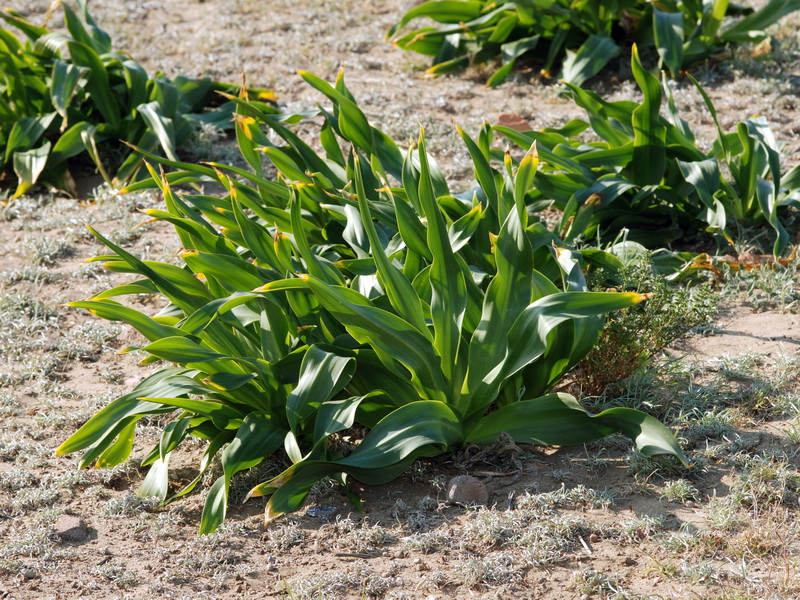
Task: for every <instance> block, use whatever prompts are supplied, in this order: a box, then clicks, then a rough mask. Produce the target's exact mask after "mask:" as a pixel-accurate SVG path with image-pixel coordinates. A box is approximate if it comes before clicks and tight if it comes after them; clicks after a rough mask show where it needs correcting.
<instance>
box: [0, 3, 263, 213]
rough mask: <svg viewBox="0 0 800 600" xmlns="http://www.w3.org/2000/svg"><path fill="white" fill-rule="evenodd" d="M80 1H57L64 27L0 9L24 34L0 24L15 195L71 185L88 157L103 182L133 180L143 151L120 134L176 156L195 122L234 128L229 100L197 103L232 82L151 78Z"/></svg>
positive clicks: (7, 162)
mask: <svg viewBox="0 0 800 600" xmlns="http://www.w3.org/2000/svg"><path fill="white" fill-rule="evenodd" d="M77 4H78V12H76V11H74V10H73V9H71V8H70V7H69V5H67V4H62V6H63V10H64V22H65V25H66V28H67V32H65V33H61V32H51V31H48V30H47V29H46V28H45V27H40V26H37V25H34V24H32V23H31V22H29V21H28V20H26V19H25V18H23V17H22V16H21V15H20V14H18V13H16V12H14V11H12V10H8V9H7V10H5V11H4V12H0V17H1V18H2V19H3V20H4V21H5V22H6V23H7V24H9V25H11V26H13V27H15V28H16V29H18V30H19V31H21V32H22V33H23V34H24V35H25V39H24V40H20V39H18V38H17V37H16V36H15V35H14V34H13V33H12V32H11V31H10V30H8V29H0V65H1V66H2V69H1V72H0V148H3V149H4V151H3V155H2V156H1V157H0V169H1V171H0V173H2V176H1V177H0V181H2V182H3V183H5V182H6V181H8V182H16V191H15V193H14V197H17V196H20V195H21V194H23V193H25V192H26V191H27V190H28V189H30V187H31V186H32V185H34V184H36V183H40V184H45V185H48V186H51V187H55V188H58V189H62V190H68V191H74V189H75V184H74V179H73V176H72V174H71V172H70V164H69V163H70V159H72V158H73V157H76V156H79V155H80V156H88V157H90V158H91V160H92V161H93V163H94V165H96V167H97V170H98V171H99V172H100V174H101V175H102V176H103V177H104V178H105V179H106V181H109V182H110V181H111V180H112V178H116V179H117V180H120V181H125V180H129V179H131V178H133V177H135V175H136V174H137V172H138V171H139V170H140V169H141V167H142V164H143V163H142V160H141V157H140V156H139V155H137V154H135V153H133V152H131V151H130V150H129V149H128V148H126V147H125V146H124V145H123V144H121V143H120V140H122V141H125V142H129V143H133V144H136V145H137V146H139V147H142V148H145V149H147V150H151V151H157V150H158V151H159V152H162V153H163V155H164V156H166V157H169V158H172V159H176V152H177V150H178V148H180V147H181V146H182V145H183V144H184V143H185V142H186V141H187V140H188V139H189V137H190V136H191V134H192V132H193V131H194V130H195V129H196V128H197V127H198V126H199V124H201V123H203V122H205V123H211V124H214V125H216V126H219V127H227V126H229V125H230V124H229V121H230V118H231V114H232V112H233V109H232V106H231V105H230V104H227V105H223V106H218V108H217V109H216V110H213V111H205V112H204V111H203V109H205V108H207V107H209V106H211V105H213V104H216V105H219V104H220V102H219V100H220V99H221V98H220V96H219V95H218V94H216V93H215V91H220V90H222V91H232V90H233V89H234V88H233V87H232V86H230V85H226V84H221V83H217V82H212V81H211V80H209V79H203V80H194V79H188V78H186V77H176V78H175V79H173V80H168V79H166V78H163V77H151V76H150V75H148V74H147V73H146V72H145V70H144V69H143V68H142V67H141V65H139V64H138V63H137V62H136V61H134V60H132V59H131V58H129V57H127V56H124V55H122V54H119V53H117V52H114V50H113V48H112V42H111V39H110V38H109V36H108V34H107V33H106V32H104V31H103V30H102V29H100V28H99V27H98V26H97V25H96V23H95V22H94V20H93V19H92V17H91V15H90V14H89V12H88V10H87V7H86V0H78V1H77ZM262 92H263V97H264V99H268V98H271V95H270V94H269V93H268V92H267V91H266V90H263V91H262ZM262 108H264V109H265V110H268V108H267V105H263V106H262Z"/></svg>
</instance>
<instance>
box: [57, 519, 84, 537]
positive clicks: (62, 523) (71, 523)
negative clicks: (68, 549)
mask: <svg viewBox="0 0 800 600" xmlns="http://www.w3.org/2000/svg"><path fill="white" fill-rule="evenodd" d="M55 532H56V535H57V536H58V537H59V538H61V540H62V541H64V542H83V541H86V540H87V539H88V538H89V531H88V530H87V529H86V525H85V524H84V522H83V521H81V520H80V519H79V518H78V517H73V516H72V515H61V516H60V517H59V518H58V521H56V524H55Z"/></svg>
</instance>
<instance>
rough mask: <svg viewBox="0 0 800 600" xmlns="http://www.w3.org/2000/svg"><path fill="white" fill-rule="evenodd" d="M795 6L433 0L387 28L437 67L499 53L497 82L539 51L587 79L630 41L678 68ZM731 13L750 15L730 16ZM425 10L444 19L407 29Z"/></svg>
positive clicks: (548, 65)
mask: <svg viewBox="0 0 800 600" xmlns="http://www.w3.org/2000/svg"><path fill="white" fill-rule="evenodd" d="M794 10H797V3H796V2H794V1H792V0H770V2H768V3H767V4H766V5H765V6H763V7H762V8H760V9H759V10H757V11H753V10H752V9H749V8H744V7H742V6H739V5H736V4H732V3H730V2H729V1H728V0H711V1H707V2H701V1H699V0H685V1H676V0H666V1H664V2H658V3H653V2H648V1H645V0H621V1H618V2H613V3H608V2H603V1H602V0H588V1H584V2H569V1H567V0H549V1H536V2H495V1H492V0H432V1H429V2H424V3H422V4H420V5H419V6H415V7H414V8H412V9H411V10H409V11H408V12H407V13H406V14H405V15H403V17H402V19H401V20H400V21H399V22H398V23H397V24H396V25H395V26H393V27H392V28H391V29H390V31H389V34H388V35H389V38H390V39H391V40H392V41H393V42H394V43H395V44H396V45H397V46H399V47H400V48H402V49H403V50H411V51H413V52H418V53H420V54H424V55H427V56H431V57H433V66H432V67H431V68H430V69H429V70H428V72H429V73H432V74H440V73H448V72H452V71H455V70H460V69H463V68H464V67H466V66H468V65H470V64H473V63H480V62H485V61H488V60H491V59H494V58H496V57H499V58H500V61H501V66H500V68H499V69H497V70H496V71H495V73H494V74H493V75H492V76H491V77H490V78H489V80H488V82H487V83H488V85H491V86H495V85H498V84H500V83H502V81H503V80H504V79H505V78H506V77H508V75H509V74H510V73H511V71H512V69H513V67H514V64H515V62H516V61H517V60H518V59H520V58H521V57H523V56H533V53H534V52H536V54H537V58H538V57H540V56H541V57H546V58H545V59H544V68H543V70H542V71H543V73H544V74H545V75H546V76H548V77H549V76H550V73H551V72H553V71H554V69H559V67H560V75H559V77H560V79H563V80H565V81H567V82H569V83H572V84H574V85H581V84H582V83H583V82H584V81H586V80H587V79H588V78H590V77H592V76H594V75H597V73H599V72H600V71H601V70H602V68H603V67H604V66H605V65H606V64H607V63H608V61H610V60H611V59H612V58H614V57H615V56H616V55H617V54H619V53H620V51H621V49H622V48H623V47H629V46H630V44H631V42H637V43H639V44H640V45H641V46H643V47H652V48H654V49H655V50H656V51H657V53H658V56H659V59H660V64H661V65H664V66H666V67H667V68H668V69H669V70H670V72H671V73H672V74H673V75H674V74H677V73H678V71H679V70H682V69H685V68H687V67H690V66H691V65H692V64H694V63H697V62H699V61H702V60H704V59H706V58H708V57H710V56H712V55H715V54H718V53H720V52H721V51H722V50H723V49H724V48H725V47H726V46H728V45H729V44H737V43H742V42H758V41H761V40H763V39H765V38H767V34H766V33H765V32H764V29H766V28H767V27H769V26H770V25H772V24H773V23H776V22H777V21H778V20H779V19H780V18H781V17H784V16H785V15H787V14H789V13H790V12H793V11H794ZM732 16H743V18H741V19H738V20H733V21H731V20H726V17H732ZM420 18H428V19H432V20H433V21H435V22H436V23H438V24H439V25H438V26H436V27H430V26H427V27H422V28H419V29H415V30H412V31H408V32H406V33H402V31H403V30H404V28H405V27H406V25H408V24H409V23H411V22H412V21H414V20H416V19H420Z"/></svg>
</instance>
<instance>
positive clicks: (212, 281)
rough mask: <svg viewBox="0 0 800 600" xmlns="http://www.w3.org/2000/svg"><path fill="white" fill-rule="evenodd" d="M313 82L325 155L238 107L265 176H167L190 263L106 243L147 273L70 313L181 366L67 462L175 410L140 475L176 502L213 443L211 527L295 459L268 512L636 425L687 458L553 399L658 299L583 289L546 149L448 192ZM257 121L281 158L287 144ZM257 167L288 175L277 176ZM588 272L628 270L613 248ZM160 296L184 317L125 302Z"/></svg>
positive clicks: (644, 421) (646, 447)
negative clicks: (552, 229) (476, 447)
mask: <svg viewBox="0 0 800 600" xmlns="http://www.w3.org/2000/svg"><path fill="white" fill-rule="evenodd" d="M301 75H302V76H303V78H304V79H305V80H306V81H307V82H308V83H310V84H311V85H312V86H313V87H315V88H317V89H318V90H320V91H321V92H323V93H324V94H325V95H326V96H328V98H329V99H330V100H331V101H332V102H333V110H332V111H329V110H326V109H320V111H321V112H322V114H323V116H324V118H325V124H324V126H323V127H322V130H321V133H320V136H321V140H320V141H321V145H322V146H323V148H324V149H325V156H324V157H323V156H320V155H318V154H317V153H316V152H314V151H313V150H312V149H311V147H310V146H309V145H308V144H306V143H305V142H304V141H302V140H301V139H300V138H299V137H297V136H296V135H295V134H294V133H293V132H291V130H290V129H289V128H287V127H286V126H285V125H283V124H282V123H280V122H279V121H278V120H277V119H275V118H274V117H273V116H271V115H269V114H266V113H263V112H262V111H261V110H260V107H259V106H257V105H255V104H252V103H250V102H249V101H247V100H246V98H244V97H239V98H234V97H231V99H233V100H234V101H235V102H236V104H237V107H238V113H239V114H238V115H237V117H236V126H237V135H238V138H239V144H240V149H241V151H242V155H243V156H244V157H245V159H246V160H247V161H248V163H249V164H250V165H251V167H252V172H251V171H246V170H242V169H237V168H234V167H229V166H224V165H218V164H209V165H191V164H187V163H178V162H175V161H169V160H162V162H163V163H165V164H166V165H168V166H171V167H172V168H173V169H175V170H174V171H172V172H171V173H168V174H165V175H163V176H162V177H157V176H155V175H156V174H155V172H154V171H153V174H154V181H155V182H157V183H158V185H159V186H160V187H161V190H162V191H163V193H164V197H165V201H166V210H164V211H160V210H148V211H147V213H148V215H149V216H150V217H152V218H154V219H157V220H163V221H167V222H169V223H172V224H173V225H174V226H175V228H176V231H177V233H178V236H179V237H180V240H181V244H182V245H183V248H184V251H183V252H182V254H181V256H182V258H183V261H184V263H185V264H184V266H183V267H177V266H172V265H169V264H165V263H157V262H148V261H141V260H139V259H138V258H136V257H134V256H133V255H131V254H130V253H128V252H126V251H125V250H124V249H122V248H120V247H119V246H117V245H115V244H113V243H112V242H110V241H109V240H107V239H105V238H104V237H102V236H101V235H100V234H98V233H96V235H97V237H98V238H99V239H100V240H101V241H103V243H105V244H106V245H107V246H108V247H109V248H110V249H111V250H112V251H113V254H110V255H106V256H101V257H98V258H97V259H96V260H102V261H105V262H106V266H107V267H109V268H110V269H112V270H116V271H123V272H132V273H136V274H138V275H139V276H140V277H142V278H141V279H139V280H137V281H134V282H131V283H128V284H124V285H122V286H119V287H117V288H114V289H112V290H109V291H106V292H103V293H100V294H98V295H97V296H95V297H93V298H92V299H90V300H86V301H80V302H74V303H73V304H72V306H74V307H78V308H85V309H89V310H91V311H93V312H94V313H95V314H97V315H98V316H100V317H103V318H107V319H113V320H122V321H125V322H127V323H129V324H131V325H132V326H133V327H135V328H136V329H137V330H138V331H139V332H140V333H141V334H142V335H143V336H144V337H145V338H147V340H148V341H149V343H148V344H146V345H143V346H142V347H141V348H140V349H141V350H143V351H144V352H146V353H147V354H148V358H146V359H145V361H147V362H150V361H152V360H166V361H169V362H171V363H177V364H178V365H180V366H179V367H165V368H163V369H161V370H160V371H158V372H157V373H156V374H154V375H152V376H150V377H149V378H147V379H146V380H144V381H143V382H142V383H141V384H139V386H137V388H136V389H134V390H133V391H132V392H131V393H129V394H127V395H126V396H123V397H122V398H120V399H118V400H116V401H114V402H113V403H111V404H110V405H109V406H107V407H106V408H104V409H102V410H101V411H100V412H99V413H98V414H97V415H95V416H94V417H93V418H92V419H91V420H90V421H88V422H87V423H86V424H85V425H84V426H83V427H82V428H81V429H80V430H79V431H78V432H76V433H75V434H74V435H73V436H71V437H70V438H69V439H68V440H67V441H66V442H65V443H64V444H63V445H62V446H61V447H60V448H59V449H58V452H59V453H69V452H75V451H79V450H83V451H84V455H83V457H82V458H81V463H80V464H81V465H82V466H87V465H89V464H91V463H92V462H94V461H96V462H97V464H98V465H100V466H105V465H109V466H110V465H113V464H116V463H118V462H119V461H120V460H124V459H125V458H127V456H128V455H129V454H130V452H131V449H132V444H133V435H134V431H135V427H136V422H137V421H138V420H140V419H141V418H143V417H144V416H145V415H150V414H159V413H168V412H172V411H175V410H176V409H177V410H178V411H179V412H178V414H176V416H175V418H174V419H173V420H172V421H171V422H170V423H169V424H168V425H167V426H166V427H165V428H164V432H163V434H162V438H161V441H160V443H159V444H157V445H156V447H155V448H153V450H152V451H151V452H150V454H149V455H148V456H147V458H146V459H145V461H144V463H143V464H145V465H147V464H150V465H152V466H151V470H150V472H149V474H148V476H147V478H146V479H145V481H144V483H143V485H142V488H141V489H140V492H139V493H140V494H142V495H147V496H150V495H152V496H156V497H158V498H159V499H161V500H166V499H167V496H168V479H167V477H168V461H169V455H170V453H171V452H172V451H173V450H174V448H175V447H176V446H177V445H178V444H179V443H180V442H181V440H183V439H184V438H185V437H186V436H187V435H192V436H197V437H201V438H203V439H207V440H209V446H208V448H207V450H206V452H205V454H204V457H203V460H202V463H201V468H200V473H199V474H198V477H197V479H195V481H193V482H192V483H191V484H190V485H189V486H187V487H186V488H184V489H183V490H181V491H179V492H177V494H175V495H173V496H172V497H177V496H180V495H182V494H184V493H186V492H188V491H190V490H191V489H192V488H193V487H194V486H195V485H196V484H197V482H198V481H199V480H200V478H201V477H202V474H203V472H204V471H205V470H206V469H207V468H208V466H209V464H210V461H211V459H213V458H214V457H215V456H217V455H219V457H220V460H221V462H222V471H223V475H222V476H221V477H220V478H219V479H218V480H217V481H216V482H215V483H214V485H213V486H212V487H211V489H210V491H209V494H208V498H207V500H206V504H205V508H204V511H203V516H202V522H201V532H204V533H205V532H210V531H213V530H214V529H215V528H216V527H217V526H218V525H219V523H221V522H222V520H223V518H224V516H225V512H226V505H227V497H228V489H229V486H230V481H231V478H232V477H233V476H234V475H235V474H236V473H237V472H238V471H241V470H242V469H246V468H249V467H252V466H254V465H256V464H258V463H259V462H261V461H263V460H265V459H267V458H269V457H270V456H271V455H272V454H274V453H275V452H276V451H277V450H278V449H279V448H280V447H282V448H283V450H284V452H285V454H286V456H288V458H289V459H290V460H291V462H292V463H293V464H292V466H291V467H289V468H288V469H287V470H286V471H284V472H283V473H282V474H280V475H279V476H278V477H277V478H274V479H271V480H269V481H266V482H264V483H263V484H260V485H258V486H256V487H255V488H254V489H253V490H252V491H251V495H252V496H260V495H267V494H270V495H271V498H270V500H269V503H268V505H267V517H268V518H273V517H275V516H277V515H280V514H282V513H285V512H288V511H292V510H296V509H297V508H299V507H300V506H301V505H302V503H303V501H304V499H305V497H306V495H307V494H308V492H309V490H310V488H311V486H312V485H313V483H314V482H315V481H317V480H319V479H320V478H321V477H324V476H331V477H335V478H337V479H338V480H339V481H340V482H341V483H342V484H343V485H345V486H347V483H348V481H349V479H350V478H354V479H356V480H358V481H361V482H363V483H367V484H379V483H382V482H386V481H389V480H391V479H393V478H394V477H397V476H398V475H399V474H400V473H401V472H402V471H403V470H405V469H406V468H407V467H408V466H409V465H410V464H411V463H412V462H413V461H414V460H415V459H417V458H419V457H425V456H435V455H439V454H442V453H446V452H452V451H454V450H457V449H458V448H460V447H461V446H463V445H464V444H467V443H488V442H493V441H494V440H495V439H496V438H497V436H498V435H499V434H500V433H503V432H507V433H509V434H510V435H511V436H512V437H513V438H514V439H516V440H517V441H521V442H530V443H540V444H561V445H568V444H577V443H581V442H584V441H590V440H594V439H598V438H600V437H603V436H606V435H608V434H610V433H613V432H615V431H622V432H624V433H626V434H627V435H628V436H630V437H631V438H632V439H633V440H634V441H635V442H636V445H637V447H638V448H639V449H640V450H641V451H642V452H644V453H647V454H657V453H668V454H673V455H676V456H678V457H680V458H681V459H683V455H682V454H681V450H680V448H679V446H678V445H677V444H676V442H675V440H674V438H673V437H672V435H671V433H670V432H669V431H668V430H667V429H666V428H665V427H664V426H663V425H661V424H660V423H659V422H658V421H657V420H655V419H654V418H652V417H649V416H648V415H646V414H644V413H642V412H639V411H635V410H631V409H627V408H614V409H611V410H608V411H604V412H602V413H600V414H598V415H590V414H588V413H587V412H586V411H585V410H584V409H583V408H582V407H581V406H580V404H579V403H578V401H577V400H576V399H575V398H573V397H572V396H569V395H566V394H558V393H550V390H551V388H552V387H553V386H554V385H555V384H556V383H557V382H558V380H559V379H560V378H561V377H562V376H563V374H564V373H565V372H567V371H568V370H569V369H570V368H572V367H573V366H574V365H575V364H577V363H578V361H580V360H581V359H582V358H583V357H584V356H585V354H586V353H587V352H588V351H589V350H590V349H591V348H592V346H593V345H594V343H595V342H596V340H597V338H598V336H599V334H600V332H601V330H602V325H603V315H604V314H605V313H608V312H610V311H614V310H618V309H622V308H625V307H629V306H632V305H634V304H637V303H640V302H642V301H643V300H645V299H646V295H642V294H638V293H603V292H590V291H588V287H587V285H586V281H585V278H584V275H583V271H582V266H581V261H582V260H583V258H582V256H581V255H580V254H579V253H574V252H572V251H570V250H569V249H567V248H566V247H564V245H563V244H561V243H560V242H559V241H558V240H557V239H556V238H554V237H553V236H552V235H551V234H550V233H549V232H548V231H547V230H546V229H545V228H544V227H543V226H542V225H541V224H539V223H530V224H529V223H528V212H527V209H526V198H527V196H528V190H529V189H530V186H531V184H532V182H533V180H534V178H535V174H536V169H537V160H538V159H537V155H536V151H535V148H534V149H531V150H530V151H529V152H528V153H527V154H526V156H525V158H524V159H523V160H522V161H521V162H520V164H519V166H518V168H516V169H514V167H513V165H512V161H511V159H510V157H508V158H507V159H506V160H505V161H504V166H503V169H502V171H500V172H498V171H496V170H494V169H493V168H491V167H490V166H489V163H488V158H487V157H486V156H485V155H484V154H482V153H481V154H480V155H479V156H478V155H476V170H477V171H479V172H480V173H481V174H480V181H481V182H482V184H483V185H484V186H485V189H484V188H477V189H476V190H472V191H471V192H470V193H468V194H464V195H457V196H453V195H450V192H449V190H448V188H447V184H446V182H445V180H444V178H443V177H442V176H441V172H440V171H439V169H438V167H436V166H435V163H434V162H433V161H432V159H431V158H430V157H429V156H428V154H427V150H426V145H425V138H424V135H421V136H420V140H419V145H418V147H412V148H411V149H409V151H407V152H406V153H402V152H400V151H399V150H398V148H397V146H396V145H395V143H394V142H393V141H392V140H391V139H390V138H388V137H387V136H386V135H385V134H383V133H382V132H381V131H379V130H377V129H375V128H373V127H372V126H371V125H370V124H369V122H368V121H367V119H366V118H365V116H364V114H363V113H362V112H361V110H360V109H359V107H358V105H357V104H356V102H355V100H354V99H353V97H352V95H351V94H350V92H349V90H348V89H347V87H346V86H345V83H344V79H343V77H341V76H340V77H339V78H338V79H337V81H336V83H335V85H330V84H329V83H327V82H325V81H324V80H322V79H319V78H317V77H315V76H313V75H311V74H309V73H301ZM259 122H260V123H262V124H263V125H266V126H267V127H269V128H270V129H272V130H273V132H274V133H275V134H276V136H277V137H279V138H281V139H282V140H283V141H284V142H285V144H283V145H282V146H280V147H278V146H276V145H274V144H272V143H270V142H269V138H268V136H266V135H265V134H264V132H263V131H262V130H261V129H260V127H259V126H258V124H259ZM461 134H462V136H463V138H464V140H465V143H467V144H468V146H470V147H471V146H474V147H476V148H478V147H479V144H476V143H475V142H474V141H473V140H472V139H471V138H470V137H469V136H468V135H466V134H465V133H464V132H461ZM340 141H344V142H346V143H349V144H350V149H349V151H348V152H342V151H341V148H340ZM484 141H485V138H484ZM261 154H264V155H266V156H267V157H268V158H269V160H271V161H272V163H273V164H274V166H275V167H276V168H277V170H278V171H279V173H280V176H279V177H278V179H277V180H270V179H267V178H265V177H264V176H263V175H264V168H263V165H262V163H261ZM229 174H230V175H236V176H237V177H235V178H234V177H232V176H229ZM389 177H393V178H394V179H396V181H397V182H398V183H399V185H398V186H396V187H393V186H392V185H390V184H389V182H388V178H389ZM204 180H213V181H216V182H217V183H219V184H221V185H223V186H224V187H225V189H227V192H228V193H227V194H226V195H224V196H223V197H220V198H217V197H211V196H202V195H179V194H176V193H174V192H173V191H172V188H171V183H170V182H171V181H172V182H183V183H185V182H189V181H194V182H197V181H204ZM151 184H152V183H151V182H144V181H143V182H141V183H137V184H134V185H133V186H131V187H133V188H137V189H138V188H140V187H143V186H146V185H151ZM586 260H589V259H586ZM591 260H592V261H594V262H595V263H599V264H607V265H612V264H619V262H618V261H616V259H614V257H613V256H611V255H609V254H606V253H602V252H600V251H597V252H595V253H593V254H592V255H591ZM615 261H616V262H615ZM152 293H158V294H161V295H163V296H164V297H166V299H167V300H168V301H169V304H168V306H167V308H165V309H164V310H163V311H162V312H161V313H160V314H159V315H158V316H156V317H149V316H146V315H144V314H142V313H140V312H139V311H136V310H133V309H130V308H127V307H126V306H124V305H123V304H121V303H119V302H117V301H116V300H114V298H116V297H118V296H122V295H127V294H152ZM356 424H358V425H360V426H361V427H362V428H367V429H368V430H369V431H368V433H367V434H366V435H365V436H364V437H363V439H361V440H360V443H358V445H357V446H355V447H350V448H348V447H347V445H346V444H343V442H342V440H339V441H338V442H337V443H334V439H337V436H338V434H340V433H341V432H343V431H345V430H348V429H350V428H351V427H353V426H354V425H356ZM351 496H352V497H353V500H354V502H356V503H357V499H356V498H355V495H353V494H351Z"/></svg>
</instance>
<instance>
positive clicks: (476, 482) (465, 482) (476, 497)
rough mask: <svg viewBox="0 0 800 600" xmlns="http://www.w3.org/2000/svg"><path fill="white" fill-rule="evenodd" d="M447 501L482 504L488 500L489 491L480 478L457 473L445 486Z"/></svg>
mask: <svg viewBox="0 0 800 600" xmlns="http://www.w3.org/2000/svg"><path fill="white" fill-rule="evenodd" d="M447 501H448V502H452V503H454V504H482V505H486V503H487V502H489V491H488V490H487V489H486V486H485V485H484V484H483V482H482V481H481V480H480V479H476V478H475V477H472V476H471V475H458V476H457V477H453V478H452V479H451V480H450V484H449V485H448V486H447Z"/></svg>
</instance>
